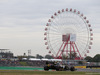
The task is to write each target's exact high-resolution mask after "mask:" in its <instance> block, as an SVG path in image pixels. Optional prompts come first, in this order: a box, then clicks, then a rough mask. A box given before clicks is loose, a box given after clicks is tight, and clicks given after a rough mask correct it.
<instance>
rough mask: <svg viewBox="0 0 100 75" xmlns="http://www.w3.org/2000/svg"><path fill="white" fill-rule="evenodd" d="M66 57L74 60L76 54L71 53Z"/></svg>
mask: <svg viewBox="0 0 100 75" xmlns="http://www.w3.org/2000/svg"><path fill="white" fill-rule="evenodd" d="M68 57H69V58H70V59H75V58H76V57H77V53H76V52H71V53H69V54H68Z"/></svg>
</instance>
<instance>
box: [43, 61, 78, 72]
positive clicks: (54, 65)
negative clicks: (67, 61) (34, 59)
mask: <svg viewBox="0 0 100 75" xmlns="http://www.w3.org/2000/svg"><path fill="white" fill-rule="evenodd" d="M49 69H53V70H56V71H67V70H70V71H75V70H76V69H75V67H74V66H70V67H68V66H67V65H63V64H61V63H59V62H48V61H47V62H46V65H45V66H44V70H45V71H49Z"/></svg>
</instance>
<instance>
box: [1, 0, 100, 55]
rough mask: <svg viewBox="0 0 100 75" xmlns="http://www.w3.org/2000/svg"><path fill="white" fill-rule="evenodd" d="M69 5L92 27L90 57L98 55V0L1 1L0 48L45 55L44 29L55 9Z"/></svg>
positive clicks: (99, 6)
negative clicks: (84, 17) (82, 15)
mask: <svg viewBox="0 0 100 75" xmlns="http://www.w3.org/2000/svg"><path fill="white" fill-rule="evenodd" d="M66 8H72V9H76V10H79V11H80V12H81V13H83V14H84V15H85V16H86V17H87V19H88V20H89V22H90V24H91V25H92V29H93V45H92V49H91V50H90V53H89V54H88V55H89V56H94V55H96V54H100V1H99V0H0V49H9V50H10V51H11V52H13V53H14V55H16V56H17V55H23V54H24V53H26V54H28V50H31V55H33V56H35V55H36V54H40V55H43V56H44V55H46V54H48V51H47V50H46V46H45V45H44V42H45V41H44V32H45V31H44V28H45V27H46V26H45V25H46V23H47V21H48V19H49V18H50V16H51V15H53V14H54V12H57V11H58V10H62V9H66Z"/></svg>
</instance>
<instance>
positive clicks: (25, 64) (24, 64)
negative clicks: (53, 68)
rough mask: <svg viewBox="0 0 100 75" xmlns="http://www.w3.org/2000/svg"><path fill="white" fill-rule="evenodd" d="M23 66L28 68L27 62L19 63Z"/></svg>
mask: <svg viewBox="0 0 100 75" xmlns="http://www.w3.org/2000/svg"><path fill="white" fill-rule="evenodd" d="M19 63H20V64H21V65H22V66H28V64H27V63H26V62H19Z"/></svg>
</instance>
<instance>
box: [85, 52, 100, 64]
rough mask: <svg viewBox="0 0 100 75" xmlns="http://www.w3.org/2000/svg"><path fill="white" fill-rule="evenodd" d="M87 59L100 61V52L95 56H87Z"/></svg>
mask: <svg viewBox="0 0 100 75" xmlns="http://www.w3.org/2000/svg"><path fill="white" fill-rule="evenodd" d="M85 60H87V61H88V62H100V54H96V55H95V56H94V57H93V58H92V57H90V56H87V57H86V58H85Z"/></svg>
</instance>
